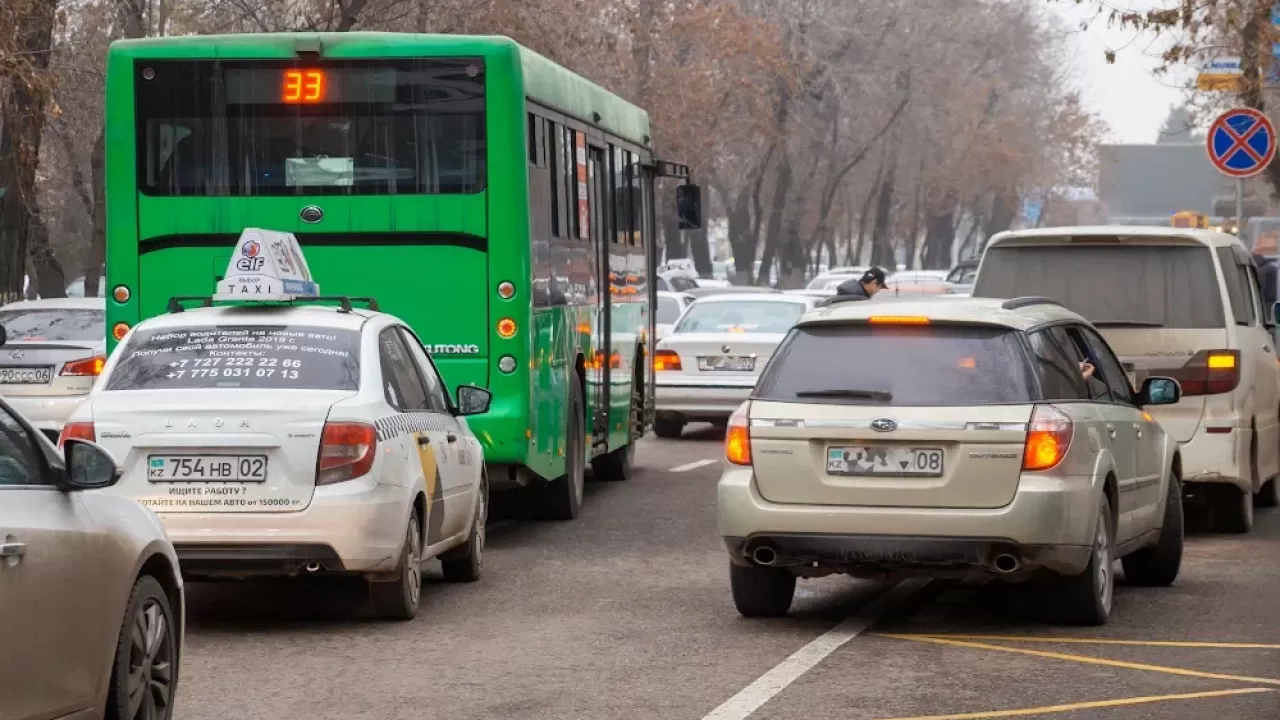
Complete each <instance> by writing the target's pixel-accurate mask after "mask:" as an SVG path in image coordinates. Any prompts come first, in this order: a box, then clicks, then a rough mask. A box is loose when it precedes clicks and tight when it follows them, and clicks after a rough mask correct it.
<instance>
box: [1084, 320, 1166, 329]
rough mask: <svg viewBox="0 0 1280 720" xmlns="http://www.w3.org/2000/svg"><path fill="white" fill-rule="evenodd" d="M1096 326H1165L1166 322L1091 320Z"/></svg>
mask: <svg viewBox="0 0 1280 720" xmlns="http://www.w3.org/2000/svg"><path fill="white" fill-rule="evenodd" d="M1090 322H1092V323H1093V326H1094V327H1152V328H1158V327H1164V323H1158V322H1151V321H1149V320H1091V321H1090Z"/></svg>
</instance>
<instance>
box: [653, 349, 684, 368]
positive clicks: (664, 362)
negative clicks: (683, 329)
mask: <svg viewBox="0 0 1280 720" xmlns="http://www.w3.org/2000/svg"><path fill="white" fill-rule="evenodd" d="M653 369H654V370H681V369H682V368H681V366H680V356H679V355H677V354H676V351H675V350H659V351H658V352H656V353H654V354H653Z"/></svg>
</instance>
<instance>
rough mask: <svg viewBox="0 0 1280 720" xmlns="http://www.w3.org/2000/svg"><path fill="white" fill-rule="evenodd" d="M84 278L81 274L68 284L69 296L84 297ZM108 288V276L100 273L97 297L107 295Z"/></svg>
mask: <svg viewBox="0 0 1280 720" xmlns="http://www.w3.org/2000/svg"><path fill="white" fill-rule="evenodd" d="M84 280H85V279H84V276H80V277H78V278H76V279H75V280H72V281H71V284H69V285H67V297H69V298H82V297H84ZM106 290H107V277H106V276H105V275H99V276H98V294H97V297H106V294H107V293H106Z"/></svg>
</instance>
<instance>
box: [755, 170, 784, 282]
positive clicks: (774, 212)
mask: <svg viewBox="0 0 1280 720" xmlns="http://www.w3.org/2000/svg"><path fill="white" fill-rule="evenodd" d="M791 181H792V171H791V155H790V153H789V152H788V151H787V148H785V147H783V148H782V156H781V158H779V160H778V176H777V179H776V181H775V183H774V188H773V202H772V204H771V205H772V207H770V208H769V224H768V226H767V227H766V228H765V232H764V254H762V255H761V256H760V273H759V276H758V277H756V284H757V285H768V284H769V282H768V281H769V275H770V270H771V269H772V268H773V261H774V257H775V256H776V255H777V253H778V249H779V245H781V244H782V242H783V241H782V229H783V228H782V221H783V219H784V218H785V216H786V212H787V200H788V198H789V197H790V195H791ZM784 249H785V248H784ZM762 278H763V279H764V282H761V279H762Z"/></svg>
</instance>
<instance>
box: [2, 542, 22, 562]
mask: <svg viewBox="0 0 1280 720" xmlns="http://www.w3.org/2000/svg"><path fill="white" fill-rule="evenodd" d="M26 554H27V544H26V543H20V542H7V543H3V544H0V558H14V559H16V560H18V561H21V559H22V557H23V556H24V555H26Z"/></svg>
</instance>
